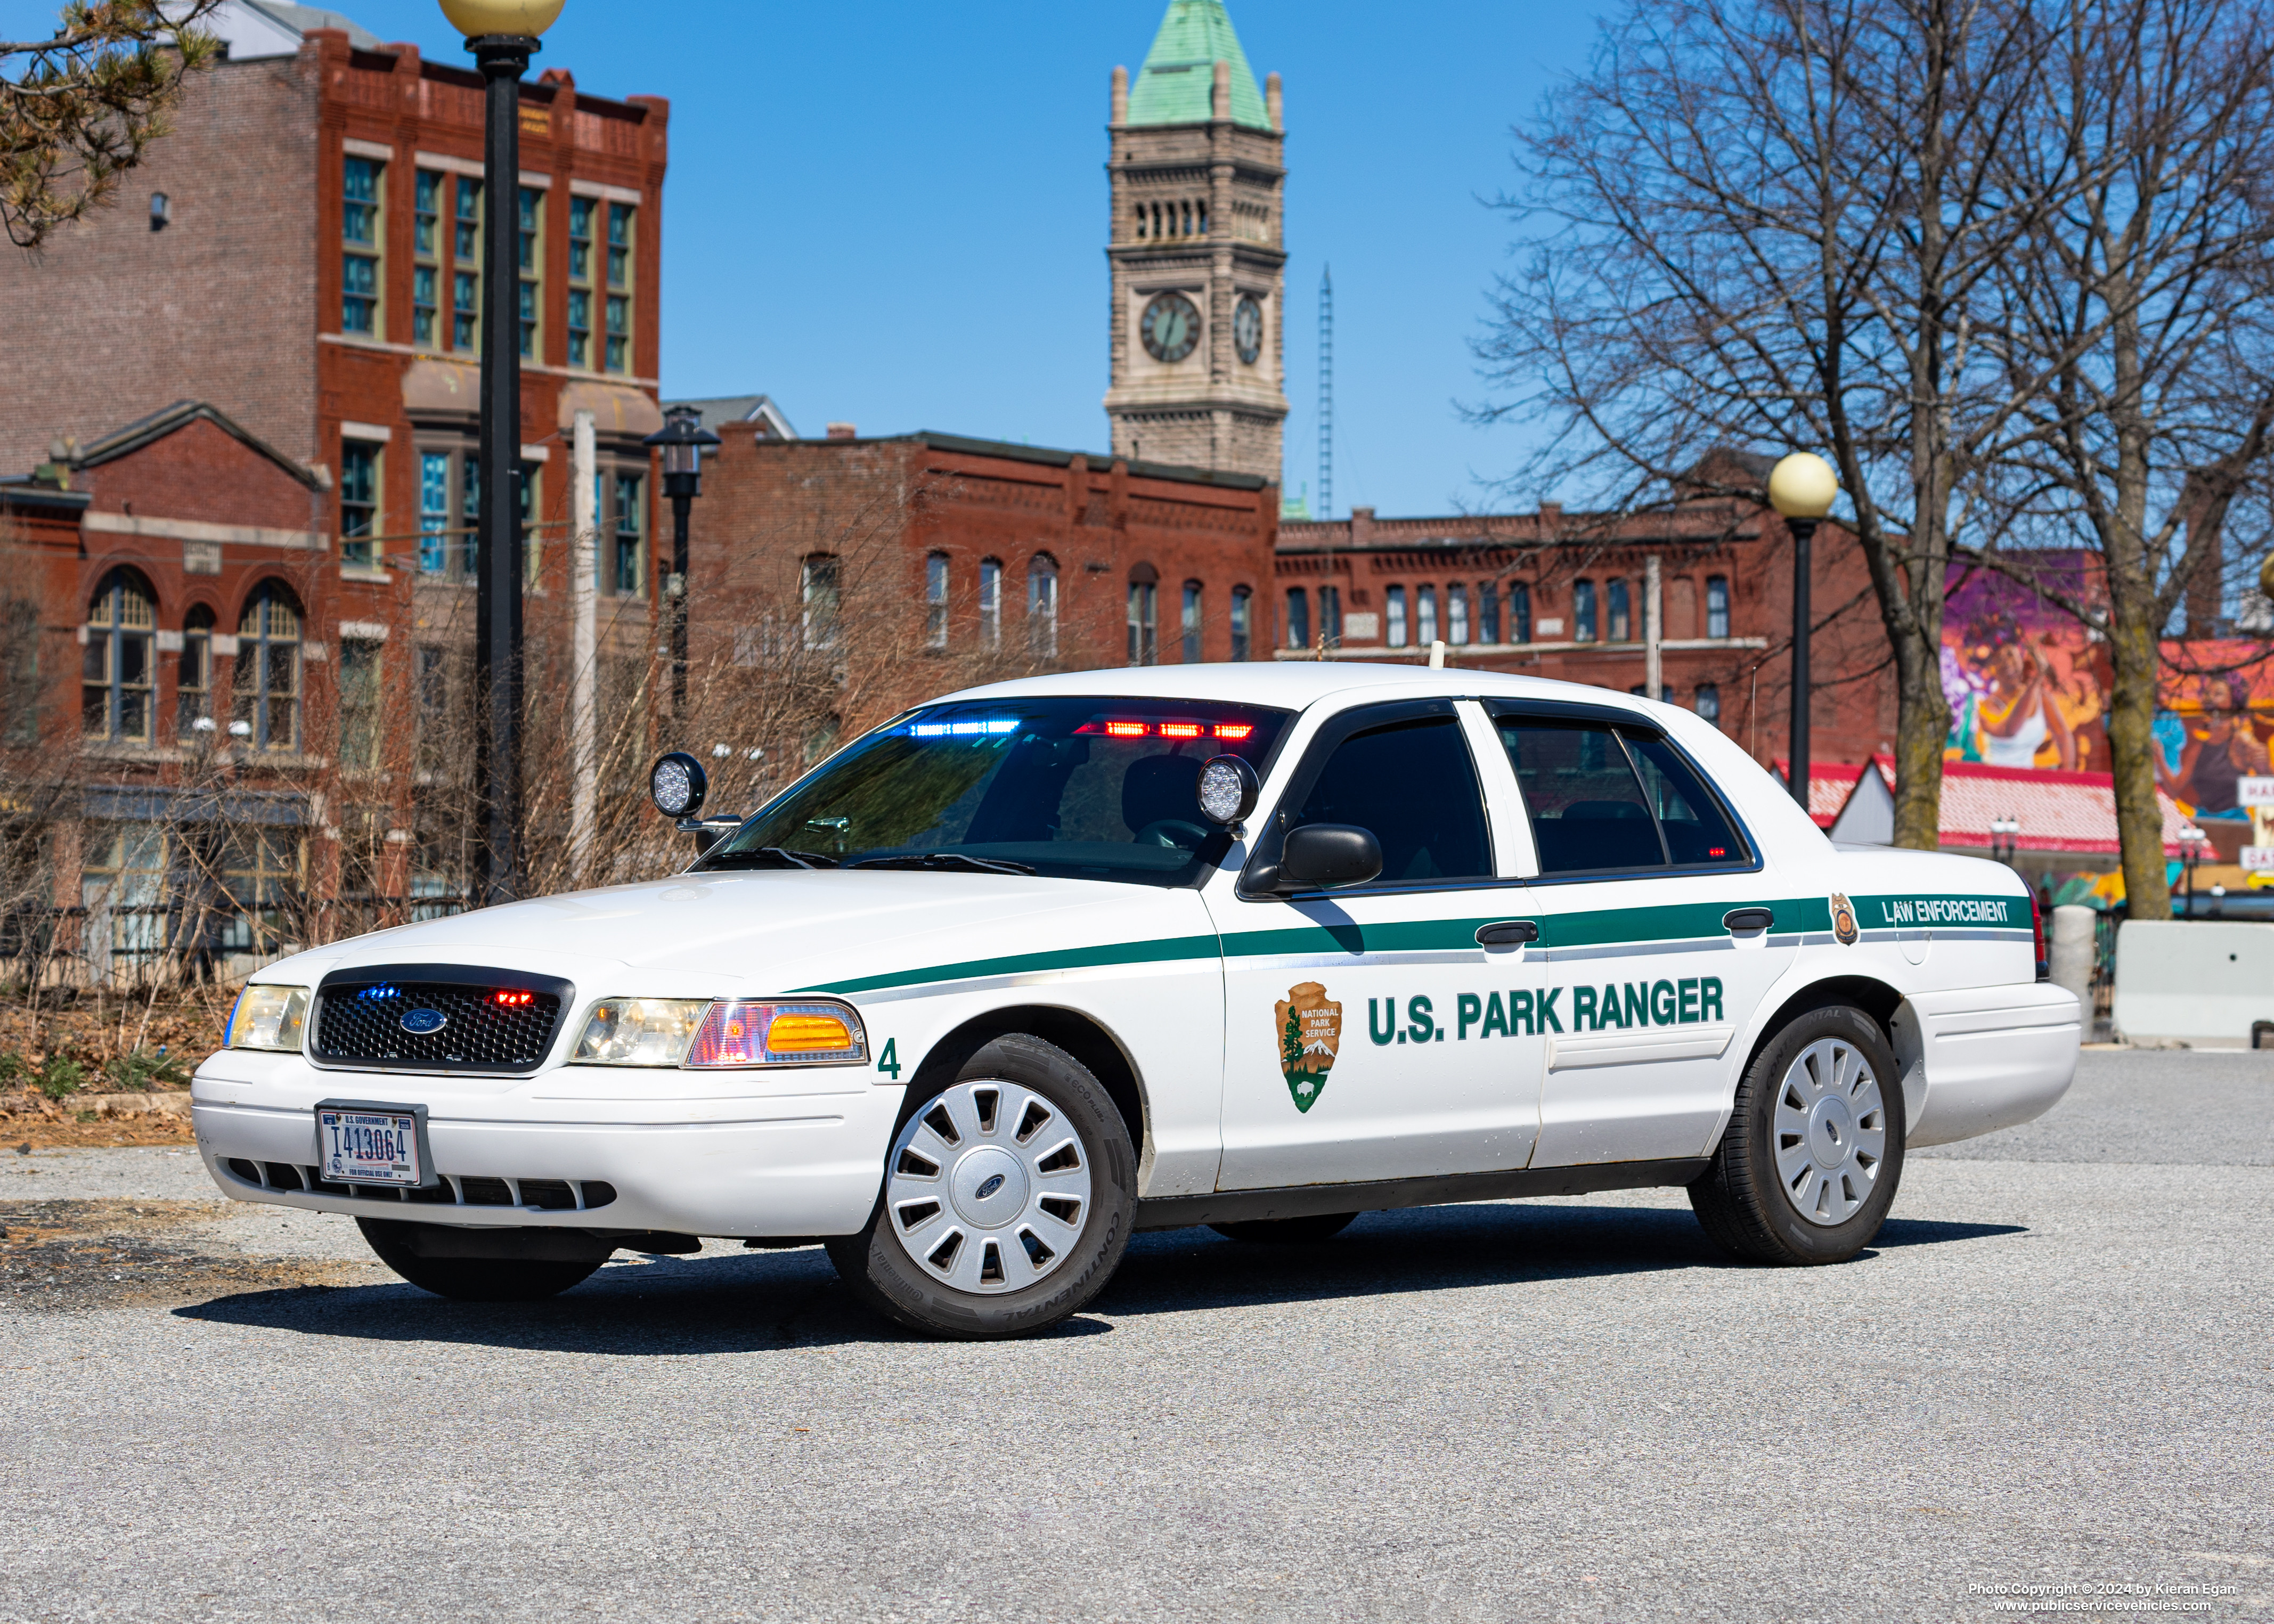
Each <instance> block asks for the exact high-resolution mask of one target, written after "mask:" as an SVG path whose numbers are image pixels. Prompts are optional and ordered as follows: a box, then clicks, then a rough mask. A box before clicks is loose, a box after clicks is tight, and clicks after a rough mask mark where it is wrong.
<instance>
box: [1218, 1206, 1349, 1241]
mask: <svg viewBox="0 0 2274 1624" xmlns="http://www.w3.org/2000/svg"><path fill="white" fill-rule="evenodd" d="M1357 1217H1358V1214H1356V1213H1314V1214H1311V1215H1310V1216H1309V1217H1307V1218H1249V1219H1246V1220H1245V1221H1243V1222H1239V1223H1212V1224H1210V1225H1209V1229H1214V1230H1215V1231H1216V1233H1217V1234H1218V1235H1221V1236H1223V1237H1224V1239H1226V1240H1228V1241H1249V1242H1253V1243H1254V1244H1257V1245H1261V1246H1315V1245H1317V1244H1319V1243H1320V1242H1321V1241H1330V1240H1332V1239H1334V1237H1336V1236H1337V1235H1340V1234H1341V1233H1342V1232H1343V1231H1344V1229H1349V1228H1350V1227H1351V1224H1352V1222H1353V1221H1354V1220H1355V1219H1356V1218H1357Z"/></svg>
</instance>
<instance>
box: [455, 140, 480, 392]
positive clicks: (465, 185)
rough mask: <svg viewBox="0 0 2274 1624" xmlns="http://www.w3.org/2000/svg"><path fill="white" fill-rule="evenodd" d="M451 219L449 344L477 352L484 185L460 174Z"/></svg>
mask: <svg viewBox="0 0 2274 1624" xmlns="http://www.w3.org/2000/svg"><path fill="white" fill-rule="evenodd" d="M457 178H458V186H457V194H458V204H457V208H456V211H455V212H454V214H452V216H451V237H452V242H451V248H452V253H451V258H452V260H453V263H452V266H451V274H450V344H451V347H452V348H454V349H457V350H473V349H478V347H479V346H480V344H481V338H482V273H481V264H482V256H481V237H482V183H481V182H479V181H478V180H474V179H471V178H470V177H466V176H463V175H461V176H459V177H457Z"/></svg>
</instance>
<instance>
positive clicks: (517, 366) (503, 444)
mask: <svg viewBox="0 0 2274 1624" xmlns="http://www.w3.org/2000/svg"><path fill="white" fill-rule="evenodd" d="M561 4H562V0H441V5H442V15H443V16H445V17H447V18H448V19H450V26H452V27H454V28H456V29H457V31H458V32H459V33H460V34H464V35H465V36H466V49H468V50H469V51H471V52H472V53H473V57H474V62H475V65H477V66H478V67H479V68H480V70H481V73H482V79H483V80H484V95H485V99H486V105H485V109H484V119H483V124H484V129H483V136H482V191H483V195H484V197H485V199H486V203H485V205H484V207H483V210H482V305H481V331H482V379H481V408H482V415H481V436H480V442H479V449H478V455H479V457H480V462H481V470H482V487H483V489H482V506H481V515H480V517H479V518H478V520H477V521H476V522H475V535H474V583H475V586H474V692H475V705H476V707H477V710H478V720H477V724H476V732H475V739H476V752H477V756H478V760H479V763H480V768H479V771H480V790H481V801H482V816H483V819H484V829H483V838H482V840H481V842H480V844H481V853H482V876H481V883H480V895H481V900H482V901H483V902H484V903H485V904H489V903H494V902H510V901H512V900H513V899H514V898H516V896H518V895H519V894H520V891H521V839H520V827H521V771H520V767H521V763H520V738H519V728H520V724H521V568H522V566H521V540H522V536H521V502H520V489H519V487H518V485H516V482H515V476H516V472H517V470H518V464H519V462H520V460H521V304H520V293H521V273H520V260H521V256H520V254H519V252H518V249H519V246H520V244H519V240H518V238H519V232H520V229H521V207H520V203H521V76H522V74H523V72H525V71H527V70H528V67H529V59H530V58H531V56H535V55H536V54H537V52H538V50H540V49H543V48H542V47H541V46H540V45H539V44H538V35H539V34H543V33H544V32H545V31H546V29H547V28H549V27H551V26H553V19H555V18H557V17H559V16H560V15H561ZM540 358H541V357H531V359H533V360H534V359H540Z"/></svg>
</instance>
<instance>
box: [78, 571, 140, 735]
mask: <svg viewBox="0 0 2274 1624" xmlns="http://www.w3.org/2000/svg"><path fill="white" fill-rule="evenodd" d="M157 627H158V606H157V604H156V602H155V600H154V598H153V597H152V595H151V592H150V588H149V585H148V583H147V582H145V581H144V580H143V579H142V578H141V577H140V576H139V575H135V574H133V573H132V572H131V571H128V570H124V569H114V570H112V571H111V572H110V574H109V575H108V576H106V577H105V578H104V580H103V583H102V586H101V587H100V588H98V589H97V590H96V591H95V594H94V601H93V602H92V603H90V604H89V605H87V655H86V661H85V665H84V668H83V675H82V677H81V682H80V711H81V715H82V717H83V718H84V722H83V725H84V727H85V731H86V733H87V737H88V738H90V739H103V740H109V741H113V742H116V743H120V744H147V743H148V742H149V741H150V719H151V714H152V711H153V710H154V701H155V698H156V692H157V664H156V650H155V644H156V642H157V635H156V634H157Z"/></svg>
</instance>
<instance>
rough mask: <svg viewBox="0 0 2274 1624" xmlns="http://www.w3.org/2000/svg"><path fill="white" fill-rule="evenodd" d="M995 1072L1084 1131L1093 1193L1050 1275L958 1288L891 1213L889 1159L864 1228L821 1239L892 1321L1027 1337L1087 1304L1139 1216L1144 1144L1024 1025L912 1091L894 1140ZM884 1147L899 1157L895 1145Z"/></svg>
mask: <svg viewBox="0 0 2274 1624" xmlns="http://www.w3.org/2000/svg"><path fill="white" fill-rule="evenodd" d="M990 1080H992V1081H1000V1082H1005V1083H1011V1084H1015V1085H1017V1086H1019V1087H1020V1088H1021V1089H1024V1090H1027V1091H1029V1092H1030V1093H1032V1094H1035V1095H1037V1096H1039V1097H1040V1098H1041V1100H1042V1101H1044V1102H1045V1104H1046V1105H1047V1107H1048V1108H1049V1109H1050V1110H1052V1111H1054V1112H1056V1113H1057V1114H1058V1116H1059V1117H1060V1118H1062V1119H1063V1124H1064V1127H1065V1129H1067V1130H1070V1131H1071V1132H1073V1134H1075V1135H1077V1136H1078V1137H1079V1139H1080V1141H1081V1151H1082V1153H1083V1160H1084V1161H1085V1162H1086V1163H1087V1165H1088V1172H1089V1180H1090V1182H1089V1197H1088V1201H1087V1203H1086V1206H1085V1209H1084V1210H1083V1211H1082V1212H1081V1214H1079V1226H1078V1229H1077V1230H1076V1231H1075V1232H1074V1233H1073V1237H1072V1238H1071V1240H1070V1241H1068V1242H1067V1243H1066V1244H1065V1246H1064V1248H1063V1256H1062V1257H1060V1258H1059V1259H1058V1260H1057V1262H1056V1263H1055V1264H1054V1265H1053V1266H1052V1267H1050V1271H1049V1272H1048V1273H1047V1274H1043V1275H1042V1277H1041V1278H1039V1279H1037V1280H1035V1282H1033V1283H1032V1284H1031V1285H1028V1286H1025V1287H1020V1288H1018V1289H1008V1290H1002V1291H996V1292H983V1291H978V1290H961V1289H957V1288H955V1287H954V1286H953V1285H951V1284H948V1283H946V1282H943V1281H942V1280H939V1279H937V1278H935V1277H934V1276H933V1275H932V1274H929V1273H927V1272H926V1270H925V1269H924V1268H923V1267H922V1266H920V1265H919V1264H918V1263H917V1261H916V1260H915V1258H914V1257H912V1256H911V1255H910V1253H909V1250H908V1247H907V1245H905V1244H903V1243H902V1241H901V1238H900V1235H899V1233H897V1232H896V1230H895V1229H894V1227H893V1222H892V1218H891V1216H890V1214H889V1213H888V1211H887V1207H888V1205H889V1202H888V1199H887V1197H888V1195H889V1193H890V1190H891V1180H892V1169H891V1168H887V1169H885V1173H886V1177H885V1180H884V1181H882V1185H883V1187H882V1188H880V1189H879V1191H878V1192H877V1206H876V1208H875V1210H874V1211H872V1212H871V1213H870V1215H869V1222H868V1223H867V1224H866V1225H865V1226H864V1227H863V1228H862V1229H861V1230H860V1232H859V1233H857V1234H854V1235H844V1236H832V1237H829V1238H828V1239H827V1240H826V1241H825V1242H824V1244H825V1246H826V1247H827V1248H828V1252H829V1260H830V1262H831V1263H832V1264H833V1265H834V1266H835V1267H836V1269H837V1273H838V1274H839V1275H840V1276H841V1277H842V1278H843V1280H844V1282H845V1283H846V1285H847V1287H849V1288H850V1289H852V1292H853V1295H854V1296H855V1297H858V1298H860V1300H861V1301H862V1303H863V1304H867V1305H868V1306H869V1307H870V1308H871V1309H873V1310H875V1311H876V1312H877V1313H880V1314H882V1315H884V1316H885V1318H886V1319H891V1320H892V1321H894V1322H895V1323H896V1324H900V1325H903V1326H906V1327H908V1328H910V1329H911V1330H916V1331H921V1332H923V1333H924V1334H925V1335H930V1336H939V1337H952V1338H955V1339H958V1340H961V1341H970V1342H977V1341H988V1340H993V1339H998V1338H1002V1337H1011V1336H1028V1335H1033V1334H1034V1333H1035V1332H1037V1331H1043V1330H1047V1329H1049V1328H1050V1327H1051V1326H1053V1325H1056V1324H1057V1323H1058V1321H1060V1320H1061V1319H1065V1318H1066V1317H1067V1316H1069V1315H1071V1314H1073V1313H1077V1312H1080V1311H1081V1308H1082V1307H1083V1306H1084V1305H1085V1304H1088V1302H1089V1300H1090V1299H1091V1298H1092V1297H1096V1295H1097V1294H1098V1292H1100V1291H1101V1290H1103V1289H1104V1287H1105V1282H1107V1281H1108V1280H1110V1279H1111V1278H1112V1276H1113V1271H1114V1270H1115V1269H1116V1268H1117V1267H1119V1266H1120V1263H1121V1254H1122V1253H1123V1252H1125V1251H1126V1250H1127V1248H1128V1245H1129V1229H1130V1225H1131V1223H1132V1222H1133V1221H1134V1219H1135V1217H1136V1213H1137V1154H1136V1152H1135V1151H1134V1149H1133V1148H1132V1147H1131V1145H1130V1142H1129V1131H1128V1129H1127V1127H1126V1125H1125V1124H1123V1122H1122V1120H1121V1113H1120V1111H1119V1110H1118V1109H1117V1108H1116V1107H1115V1105H1114V1103H1113V1101H1112V1098H1111V1096H1110V1095H1108V1094H1107V1093H1106V1092H1105V1089H1104V1088H1103V1086H1101V1085H1100V1084H1099V1082H1098V1080H1097V1079H1096V1078H1095V1077H1093V1076H1092V1075H1091V1074H1090V1072H1089V1071H1088V1069H1087V1068H1086V1067H1084V1066H1083V1065H1082V1064H1081V1062H1079V1061H1077V1060H1076V1059H1074V1057H1073V1056H1071V1055H1069V1054H1067V1053H1066V1052H1065V1050H1064V1049H1059V1048H1058V1047H1057V1046H1056V1045H1055V1044H1051V1043H1047V1042H1045V1041H1043V1040H1042V1039H1040V1038H1037V1037H1033V1036H1030V1035H1028V1034H1025V1033H1011V1034H1005V1035H1004V1036H1002V1037H999V1038H996V1039H994V1040H993V1041H990V1042H989V1043H987V1044H986V1045H985V1046H984V1047H983V1048H982V1049H979V1050H978V1051H977V1052H975V1054H973V1055H972V1056H971V1057H970V1059H968V1061H966V1062H965V1063H964V1064H963V1065H962V1066H961V1067H960V1068H959V1069H958V1070H957V1071H956V1073H955V1075H954V1076H953V1077H949V1078H940V1079H933V1080H932V1082H931V1083H930V1086H922V1087H918V1088H912V1089H910V1090H909V1091H908V1094H909V1097H908V1099H907V1101H906V1103H904V1104H903V1105H902V1107H901V1109H900V1120H899V1122H898V1123H897V1124H895V1125H894V1128H893V1140H892V1142H893V1146H894V1147H898V1146H899V1145H900V1140H901V1138H902V1135H903V1132H904V1131H907V1129H908V1128H909V1125H910V1124H912V1123H914V1122H915V1120H916V1118H917V1117H918V1116H920V1115H924V1114H926V1113H928V1111H929V1109H930V1107H931V1106H932V1105H933V1104H934V1103H935V1102H937V1101H940V1100H941V1098H942V1096H944V1095H946V1094H949V1093H951V1091H953V1090H954V1089H955V1088H956V1087H957V1086H958V1085H960V1084H965V1083H971V1082H986V1081H990ZM1013 1125H1014V1126H1015V1124H1013ZM974 1148H977V1147H974ZM886 1154H887V1156H888V1157H896V1155H897V1151H896V1150H888V1151H887V1153H886ZM941 1177H942V1181H943V1184H952V1183H953V1169H947V1170H945V1172H944V1173H943V1174H942V1175H941ZM995 1182H996V1183H997V1184H1000V1182H1001V1181H1000V1180H999V1179H998V1180H997V1181H995ZM956 1199H961V1198H960V1197H958V1198H956ZM1005 1244H1007V1242H1006V1243H1005Z"/></svg>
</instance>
